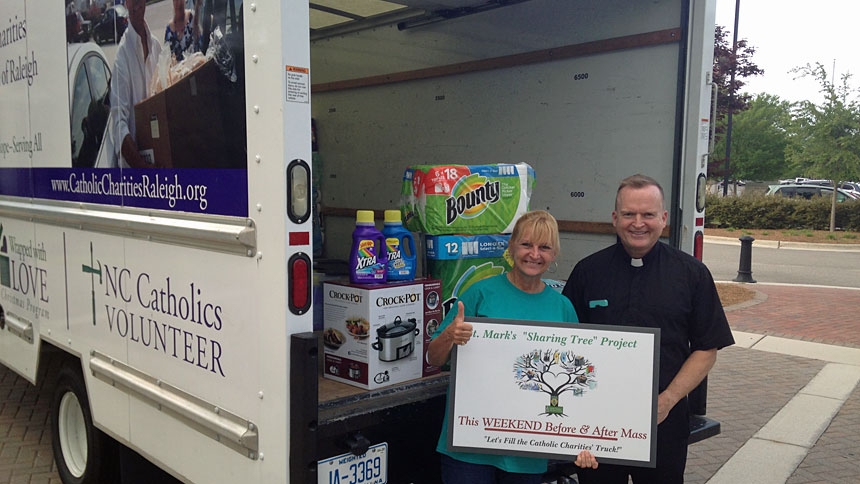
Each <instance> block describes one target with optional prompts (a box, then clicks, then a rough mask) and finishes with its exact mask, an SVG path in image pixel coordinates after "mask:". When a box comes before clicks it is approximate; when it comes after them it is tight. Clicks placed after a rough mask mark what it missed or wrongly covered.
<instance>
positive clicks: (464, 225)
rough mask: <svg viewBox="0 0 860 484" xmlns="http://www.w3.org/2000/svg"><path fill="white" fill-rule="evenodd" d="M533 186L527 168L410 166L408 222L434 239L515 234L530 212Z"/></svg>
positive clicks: (404, 198)
mask: <svg viewBox="0 0 860 484" xmlns="http://www.w3.org/2000/svg"><path fill="white" fill-rule="evenodd" d="M534 183H535V172H534V169H532V167H531V166H529V165H528V164H527V163H517V164H497V165H454V164H452V165H414V166H410V167H409V168H407V169H406V172H405V173H404V175H403V184H402V187H401V200H400V211H401V212H402V214H403V223H404V225H405V226H406V228H408V229H409V230H411V231H413V232H423V233H426V234H430V235H446V234H475V235H477V234H500V233H510V232H511V231H512V230H513V229H514V223H515V222H516V220H517V219H518V218H519V216H520V215H522V214H524V213H526V212H527V211H528V209H529V200H530V199H531V195H532V190H533V189H534Z"/></svg>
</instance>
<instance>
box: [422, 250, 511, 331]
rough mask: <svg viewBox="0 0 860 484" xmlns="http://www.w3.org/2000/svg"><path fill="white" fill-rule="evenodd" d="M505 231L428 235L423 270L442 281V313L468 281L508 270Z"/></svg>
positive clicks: (455, 300) (467, 286) (472, 282)
mask: <svg viewBox="0 0 860 484" xmlns="http://www.w3.org/2000/svg"><path fill="white" fill-rule="evenodd" d="M510 238H511V236H510V235H507V234H496V235H428V236H426V240H425V242H424V245H425V250H426V255H427V262H426V264H427V273H428V274H430V275H431V276H433V277H434V278H436V279H439V280H441V281H442V313H443V316H444V314H446V313H447V312H448V310H449V309H451V308H452V307H454V304H455V303H456V302H457V299H458V298H459V297H460V294H463V293H464V292H465V291H466V289H468V288H469V287H470V286H471V285H472V284H474V283H476V282H478V281H480V280H482V279H486V278H488V277H492V276H495V275H498V274H502V273H504V272H507V271H509V270H511V260H510V256H509V255H508V252H507V248H508V241H509V240H510Z"/></svg>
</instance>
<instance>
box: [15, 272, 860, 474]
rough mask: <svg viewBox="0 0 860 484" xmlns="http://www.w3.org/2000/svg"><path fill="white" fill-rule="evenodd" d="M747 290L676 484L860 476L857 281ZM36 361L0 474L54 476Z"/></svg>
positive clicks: (23, 385)
mask: <svg viewBox="0 0 860 484" xmlns="http://www.w3.org/2000/svg"><path fill="white" fill-rule="evenodd" d="M747 287H749V288H751V289H754V290H755V291H756V297H755V298H754V300H752V301H749V302H746V303H742V304H739V305H736V306H733V307H728V308H726V312H727V316H728V319H729V323H730V324H731V326H732V329H733V331H734V334H735V340H736V344H735V345H734V346H731V347H728V348H724V349H723V350H721V351H720V352H719V356H718V358H717V363H716V365H715V367H714V369H713V370H712V371H711V373H710V376H709V379H708V412H707V413H708V416H709V417H711V418H714V419H716V420H718V421H720V422H721V427H722V432H721V433H720V434H719V435H717V436H715V437H712V438H710V439H707V440H704V441H702V442H698V443H696V444H693V445H691V446H690V450H689V454H688V455H689V457H688V462H687V475H686V482H687V483H713V484H723V483H732V484H735V483H754V484H768V483H774V484H776V483H789V484H811V483H828V484H838V483H845V484H848V483H851V484H854V483H857V482H860V437H858V436H860V388H858V381H860V322H858V319H860V318H858V308H860V289H851V288H835V287H824V286H820V285H816V286H803V285H783V284H762V283H757V284H748V285H747ZM45 363H46V364H45V365H43V366H42V368H41V371H40V383H39V384H38V385H37V386H33V385H31V384H30V383H29V382H27V381H25V380H24V379H22V378H20V377H18V376H17V375H15V374H14V373H13V372H11V371H10V370H8V369H7V368H5V367H3V366H2V365H0V483H10V484H35V483H50V484H59V483H60V482H61V481H60V479H59V477H58V475H57V473H56V466H55V465H54V464H53V460H52V454H51V435H50V428H49V419H48V411H49V410H48V409H49V404H50V399H51V383H52V382H51V378H52V375H53V373H54V372H53V371H52V362H51V360H50V359H48V361H47V362H45ZM392 484H400V483H392Z"/></svg>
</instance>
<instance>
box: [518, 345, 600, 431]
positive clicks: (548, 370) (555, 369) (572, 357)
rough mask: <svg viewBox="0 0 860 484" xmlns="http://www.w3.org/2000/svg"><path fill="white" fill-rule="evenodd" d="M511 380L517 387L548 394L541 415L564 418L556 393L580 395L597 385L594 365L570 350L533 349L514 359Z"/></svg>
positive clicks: (559, 394) (562, 408)
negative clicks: (547, 400) (512, 379)
mask: <svg viewBox="0 0 860 484" xmlns="http://www.w3.org/2000/svg"><path fill="white" fill-rule="evenodd" d="M514 380H515V381H516V382H517V385H518V386H519V387H520V390H528V391H533V392H543V393H546V394H549V405H547V406H546V411H545V412H544V413H543V414H542V415H555V416H559V417H565V416H566V415H565V414H564V407H562V406H560V405H559V396H561V394H562V393H564V392H570V393H572V394H573V395H574V396H577V397H581V396H583V395H584V394H585V392H586V391H588V390H593V389H594V388H595V387H596V386H597V378H596V375H595V372H594V365H592V364H591V362H590V361H588V359H587V358H586V357H584V356H582V355H577V354H575V353H574V352H572V351H559V350H552V349H549V350H544V351H541V350H534V351H532V352H530V353H526V354H524V355H522V356H518V357H517V359H516V361H515V362H514Z"/></svg>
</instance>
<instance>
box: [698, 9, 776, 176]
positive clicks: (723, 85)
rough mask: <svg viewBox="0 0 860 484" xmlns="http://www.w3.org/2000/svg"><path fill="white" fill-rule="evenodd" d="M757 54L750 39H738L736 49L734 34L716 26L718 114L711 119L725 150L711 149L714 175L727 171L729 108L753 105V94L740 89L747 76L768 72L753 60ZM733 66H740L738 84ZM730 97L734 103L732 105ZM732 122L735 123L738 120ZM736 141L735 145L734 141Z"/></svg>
mask: <svg viewBox="0 0 860 484" xmlns="http://www.w3.org/2000/svg"><path fill="white" fill-rule="evenodd" d="M753 54H755V47H752V46H751V45H749V43H748V42H747V40H746V39H738V45H737V52H736V53H733V49H732V38H731V37H730V36H729V32H728V31H727V30H726V29H725V27H723V26H721V25H717V26H716V28H715V30H714V69H713V82H714V83H715V84H716V85H717V115H716V119H712V120H711V122H712V123H716V125H715V140H714V141H718V140H723V150H722V151H720V150H717V149H714V152H713V153H711V156H710V159H709V161H708V175H709V176H711V177H715V176H719V177H722V176H723V175H725V165H726V156H725V153H726V150H725V141H724V140H725V133H726V121H727V120H726V118H727V116H728V113H729V109H730V108H731V109H732V113H733V116H734V115H736V114H737V113H740V112H742V111H745V110H746V109H747V108H749V104H750V101H751V99H752V96H751V95H750V94H747V93H742V92H740V89H741V88H742V87H743V86H745V85H746V82H744V78H747V77H750V76H759V75H762V74H764V70H762V69H761V68H759V66H757V65H756V64H755V63H754V62H753V61H752V56H753ZM732 69H736V70H735V82H734V84H732V82H731V78H732ZM732 92H734V99H733V100H732V98H731V93H732ZM730 100H731V106H729V104H730ZM732 122H733V124H734V120H733V121H732ZM732 129H733V130H734V128H732ZM732 136H734V134H732ZM732 144H733V145H734V143H732ZM732 148H734V146H732ZM732 159H733V160H734V159H735V157H734V156H732ZM732 171H734V170H732Z"/></svg>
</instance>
